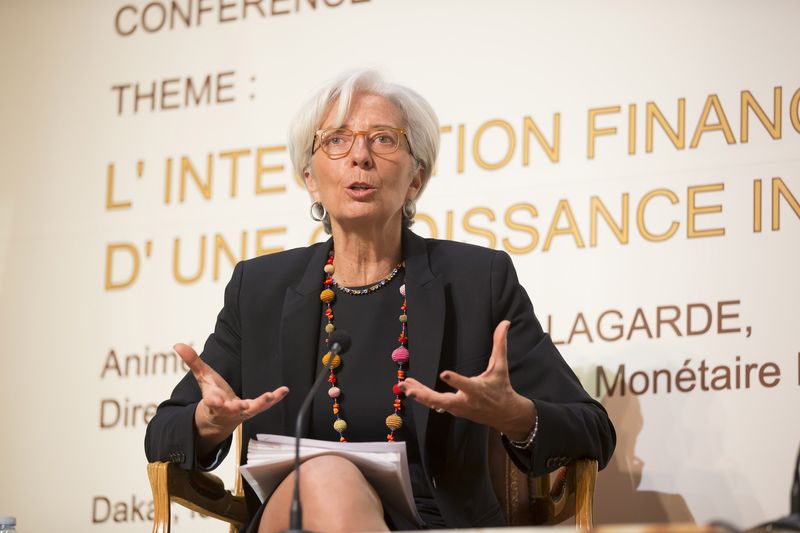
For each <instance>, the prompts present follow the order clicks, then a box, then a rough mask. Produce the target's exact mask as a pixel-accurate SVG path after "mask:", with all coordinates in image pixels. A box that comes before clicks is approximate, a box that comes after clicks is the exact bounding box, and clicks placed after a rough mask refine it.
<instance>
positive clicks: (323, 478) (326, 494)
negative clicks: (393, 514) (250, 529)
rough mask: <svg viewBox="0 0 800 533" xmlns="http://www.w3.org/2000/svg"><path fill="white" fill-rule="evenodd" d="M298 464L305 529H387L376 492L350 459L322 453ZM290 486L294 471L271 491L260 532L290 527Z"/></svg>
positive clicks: (273, 532)
mask: <svg viewBox="0 0 800 533" xmlns="http://www.w3.org/2000/svg"><path fill="white" fill-rule="evenodd" d="M300 468H301V473H302V475H301V476H300V502H301V503H302V505H303V528H304V529H307V530H310V531H319V532H330V533H339V532H345V531H388V530H389V528H388V527H387V525H386V522H384V520H383V507H382V506H381V501H380V499H379V498H378V494H377V493H376V492H375V489H374V488H372V485H370V484H369V482H368V481H367V480H366V479H364V476H363V475H361V472H360V471H359V470H358V468H357V467H356V466H355V465H354V464H353V463H351V462H350V461H348V460H347V459H345V458H343V457H337V456H335V455H323V456H320V457H315V458H313V459H309V460H308V461H306V462H305V463H303V465H302V466H301V467H300ZM293 490H294V473H292V474H290V475H289V476H287V477H286V479H284V480H283V481H282V482H281V484H280V485H278V488H277V489H275V492H273V493H272V497H271V498H270V499H269V501H268V502H267V506H266V508H265V509H264V514H263V515H262V517H261V523H260V524H259V528H258V532H259V533H275V532H277V531H281V530H284V529H286V528H288V527H289V506H290V505H291V502H292V492H293Z"/></svg>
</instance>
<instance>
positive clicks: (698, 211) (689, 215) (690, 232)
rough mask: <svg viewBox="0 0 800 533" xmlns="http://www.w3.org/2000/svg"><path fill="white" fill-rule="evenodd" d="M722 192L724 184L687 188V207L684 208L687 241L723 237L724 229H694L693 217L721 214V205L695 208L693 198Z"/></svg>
mask: <svg viewBox="0 0 800 533" xmlns="http://www.w3.org/2000/svg"><path fill="white" fill-rule="evenodd" d="M724 190H725V184H724V183H712V184H710V185H698V186H695V187H689V189H688V200H687V204H688V205H687V206H686V236H687V237H688V238H689V239H695V238H698V237H719V236H722V235H725V228H713V229H704V230H697V229H695V217H696V216H697V215H702V214H709V213H721V212H722V205H720V204H718V205H706V206H702V207H697V206H696V205H695V196H696V195H697V194H699V193H704V192H714V191H724Z"/></svg>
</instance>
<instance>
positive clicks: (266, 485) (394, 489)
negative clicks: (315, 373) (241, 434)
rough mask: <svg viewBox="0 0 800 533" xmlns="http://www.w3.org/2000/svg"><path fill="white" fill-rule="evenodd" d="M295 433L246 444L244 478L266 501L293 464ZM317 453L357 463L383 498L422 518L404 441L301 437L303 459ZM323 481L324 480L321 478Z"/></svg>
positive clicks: (409, 514)
mask: <svg viewBox="0 0 800 533" xmlns="http://www.w3.org/2000/svg"><path fill="white" fill-rule="evenodd" d="M294 447H295V439H294V437H285V436H282V435H264V434H259V435H256V438H255V439H251V440H250V443H249V444H248V446H247V464H246V465H242V466H241V467H239V471H240V472H241V473H242V476H243V477H244V479H245V480H246V481H247V482H248V483H249V484H250V486H251V487H252V488H253V490H254V491H255V493H256V495H257V496H258V498H259V499H260V500H261V501H262V502H263V501H265V500H266V499H267V498H269V496H270V495H271V494H272V492H273V491H274V490H275V489H276V488H277V486H278V485H279V484H280V482H281V481H283V480H284V479H285V478H286V476H288V475H289V474H290V473H291V472H292V470H293V468H294ZM318 455H339V456H341V457H345V458H347V459H348V460H349V461H350V462H352V463H353V464H354V465H356V466H357V467H358V468H359V469H360V470H361V473H362V474H363V475H364V477H365V478H366V479H367V481H369V483H370V484H371V485H372V486H373V487H374V488H375V490H376V491H377V492H378V495H379V496H380V498H381V500H382V501H391V502H392V504H393V505H392V506H393V507H394V508H396V509H397V510H398V511H401V512H403V513H404V514H406V515H407V516H408V518H410V519H412V520H414V521H416V522H421V519H420V517H419V514H418V513H417V506H416V505H415V504H414V495H413V493H412V492H411V478H410V476H409V473H408V459H407V458H406V443H405V442H331V441H325V440H314V439H300V462H301V463H302V462H304V461H307V460H308V459H310V458H312V457H316V456H318ZM320 481H323V480H320Z"/></svg>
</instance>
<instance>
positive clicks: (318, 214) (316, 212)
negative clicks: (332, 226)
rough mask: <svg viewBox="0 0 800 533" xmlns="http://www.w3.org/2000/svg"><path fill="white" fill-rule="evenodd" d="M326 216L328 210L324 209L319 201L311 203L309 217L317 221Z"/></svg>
mask: <svg viewBox="0 0 800 533" xmlns="http://www.w3.org/2000/svg"><path fill="white" fill-rule="evenodd" d="M327 216H328V211H326V210H325V206H324V205H322V204H321V203H320V202H314V203H313V204H311V218H312V219H313V220H315V221H317V222H322V221H323V220H325V217H327Z"/></svg>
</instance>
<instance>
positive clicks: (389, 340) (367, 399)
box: [309, 268, 445, 529]
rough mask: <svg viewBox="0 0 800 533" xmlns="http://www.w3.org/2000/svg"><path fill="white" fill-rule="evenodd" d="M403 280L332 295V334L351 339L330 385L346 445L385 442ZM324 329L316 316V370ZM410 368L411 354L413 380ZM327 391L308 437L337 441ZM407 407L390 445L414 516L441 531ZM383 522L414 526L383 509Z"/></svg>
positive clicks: (320, 396)
mask: <svg viewBox="0 0 800 533" xmlns="http://www.w3.org/2000/svg"><path fill="white" fill-rule="evenodd" d="M404 279H405V272H404V269H402V268H401V269H400V270H399V271H398V273H397V275H396V276H395V277H394V278H392V280H391V281H389V283H387V284H386V285H384V286H383V287H381V288H380V289H378V290H377V291H375V292H372V293H370V294H362V295H353V294H346V293H344V292H342V291H341V290H338V289H334V292H335V293H336V300H334V302H333V305H332V310H333V313H334V318H333V324H334V326H335V327H336V328H337V329H343V330H346V331H348V332H349V333H350V337H351V338H352V344H351V347H350V349H349V350H348V351H347V353H345V354H343V356H342V364H341V365H340V366H339V367H338V368H336V379H337V382H338V386H339V388H340V389H341V391H342V394H341V396H340V397H339V409H340V410H339V416H340V417H341V418H342V419H343V420H345V421H346V422H347V430H346V431H345V437H346V438H347V440H348V441H350V442H381V441H385V440H386V435H387V433H388V432H389V431H388V429H387V427H386V423H385V419H386V417H387V416H388V415H390V414H392V413H393V412H394V407H393V402H394V393H393V392H392V385H394V384H395V383H396V382H397V377H396V376H397V374H396V372H397V368H398V366H397V363H395V362H394V361H392V358H391V354H392V351H393V350H394V349H395V348H397V347H398V346H399V345H400V343H399V342H398V340H397V336H398V335H399V334H400V321H399V318H398V317H399V315H400V314H401V310H400V306H401V304H402V303H403V296H402V295H401V294H400V286H401V285H402V284H403V282H404ZM366 287H367V286H365V287H350V288H352V289H362V288H366ZM320 288H321V287H320ZM406 314H407V315H408V316H409V317H413V310H411V309H408V310H407V313H406ZM327 323H328V320H327V318H325V317H324V315H321V322H320V332H319V338H320V341H319V350H318V352H317V353H318V354H319V356H318V358H317V364H318V365H319V364H321V358H322V355H323V354H324V353H326V352H327V351H328V346H327V344H326V343H325V339H326V337H327V334H326V333H325V325H326V324H327ZM412 323H413V318H409V323H408V326H407V328H406V332H407V334H408V335H412V334H413V331H412V329H411V324H412ZM413 362H414V355H413V354H411V357H410V359H409V363H408V364H407V365H403V366H404V368H405V369H406V375H408V376H413V375H414V366H413ZM318 368H319V367H318ZM326 385H327V384H326ZM328 388H329V387H328V386H323V387H321V388H320V390H319V392H318V393H317V396H316V397H315V399H314V403H313V404H312V406H311V421H310V423H309V428H310V431H309V436H310V437H311V438H313V439H320V440H338V438H339V434H338V433H337V432H336V430H334V429H333V421H334V420H335V417H334V415H333V411H332V405H333V400H331V398H330V397H329V396H328ZM409 401H412V400H407V399H403V406H404V408H403V410H402V417H403V427H401V428H400V429H399V430H397V431H395V435H394V436H395V440H396V441H404V442H405V443H406V455H407V457H408V468H409V473H410V475H411V488H412V491H413V492H414V499H415V500H416V503H417V510H418V511H419V513H420V516H421V517H422V519H423V520H424V521H425V523H426V524H427V525H428V526H429V527H437V526H438V527H444V525H445V524H444V522H443V521H442V516H441V513H440V512H439V510H438V508H437V507H436V503H435V501H434V499H433V495H432V494H431V489H430V487H428V482H427V481H426V479H425V474H424V470H423V468H422V459H421V457H420V453H419V446H418V444H417V434H416V427H415V425H414V417H413V413H412V411H411V409H408V402H409ZM387 518H388V519H389V520H391V521H392V522H393V523H392V526H394V529H411V528H413V526H414V525H413V524H405V523H403V522H402V521H403V518H402V517H401V516H396V513H394V512H392V511H391V510H389V509H387Z"/></svg>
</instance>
